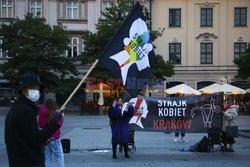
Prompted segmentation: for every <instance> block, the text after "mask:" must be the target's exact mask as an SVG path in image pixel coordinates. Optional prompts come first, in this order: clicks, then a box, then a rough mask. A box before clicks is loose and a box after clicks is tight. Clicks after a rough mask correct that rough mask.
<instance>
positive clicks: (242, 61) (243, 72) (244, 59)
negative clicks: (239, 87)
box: [234, 43, 250, 79]
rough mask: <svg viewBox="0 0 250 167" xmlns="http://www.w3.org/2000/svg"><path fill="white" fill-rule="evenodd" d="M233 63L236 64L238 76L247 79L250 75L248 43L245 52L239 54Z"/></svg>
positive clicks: (249, 46)
mask: <svg viewBox="0 0 250 167" xmlns="http://www.w3.org/2000/svg"><path fill="white" fill-rule="evenodd" d="M234 63H235V64H236V65H237V66H238V75H237V77H238V78H240V79H247V78H249V77H250V43H249V44H248V47H247V50H246V53H245V54H242V55H240V56H239V58H238V59H236V60H235V61H234Z"/></svg>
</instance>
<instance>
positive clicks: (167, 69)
mask: <svg viewBox="0 0 250 167" xmlns="http://www.w3.org/2000/svg"><path fill="white" fill-rule="evenodd" d="M155 59H156V63H155V64H154V65H153V73H154V75H155V77H156V78H162V79H164V78H163V76H165V77H171V76H172V75H173V74H174V65H173V64H171V63H169V62H166V61H165V60H164V59H163V58H162V56H160V55H156V56H155Z"/></svg>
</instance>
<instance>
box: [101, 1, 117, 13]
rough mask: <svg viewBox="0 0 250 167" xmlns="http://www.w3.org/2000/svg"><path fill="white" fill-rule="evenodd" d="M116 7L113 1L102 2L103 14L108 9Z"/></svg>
mask: <svg viewBox="0 0 250 167" xmlns="http://www.w3.org/2000/svg"><path fill="white" fill-rule="evenodd" d="M113 5H114V2H113V1H103V2H102V12H105V10H106V9H108V8H110V7H112V6H113Z"/></svg>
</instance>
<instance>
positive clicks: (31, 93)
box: [27, 90, 40, 102]
mask: <svg viewBox="0 0 250 167" xmlns="http://www.w3.org/2000/svg"><path fill="white" fill-rule="evenodd" d="M39 97H40V92H39V90H28V95H27V98H28V99H30V100H31V101H33V102H37V100H38V99H39Z"/></svg>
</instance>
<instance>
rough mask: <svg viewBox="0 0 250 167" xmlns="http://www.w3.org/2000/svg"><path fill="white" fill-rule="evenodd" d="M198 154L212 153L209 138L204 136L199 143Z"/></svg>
mask: <svg viewBox="0 0 250 167" xmlns="http://www.w3.org/2000/svg"><path fill="white" fill-rule="evenodd" d="M197 150H198V152H210V142H209V139H208V138H207V136H204V137H203V138H202V139H201V141H200V142H199V145H198V148H197Z"/></svg>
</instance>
